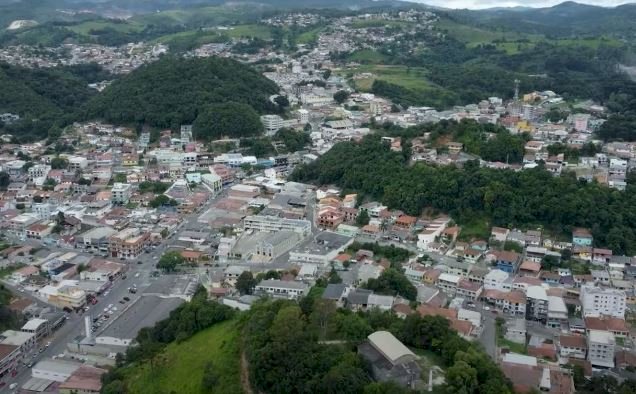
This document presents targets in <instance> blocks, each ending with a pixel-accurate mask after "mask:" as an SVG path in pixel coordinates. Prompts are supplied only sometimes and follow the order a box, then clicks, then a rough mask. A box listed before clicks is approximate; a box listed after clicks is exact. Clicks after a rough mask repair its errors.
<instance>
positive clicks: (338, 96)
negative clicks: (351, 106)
mask: <svg viewBox="0 0 636 394" xmlns="http://www.w3.org/2000/svg"><path fill="white" fill-rule="evenodd" d="M348 98H349V93H347V92H346V91H344V90H338V91H337V92H336V93H334V95H333V99H334V100H336V102H337V103H338V104H342V103H344V102H345V101H347V99H348Z"/></svg>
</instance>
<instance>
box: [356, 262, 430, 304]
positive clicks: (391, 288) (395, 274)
mask: <svg viewBox="0 0 636 394" xmlns="http://www.w3.org/2000/svg"><path fill="white" fill-rule="evenodd" d="M363 287H364V288H366V289H369V290H373V291H374V292H375V293H377V294H384V295H391V296H401V297H404V298H406V299H407V300H410V301H415V299H416V298H417V289H416V288H415V286H413V283H411V281H410V280H409V279H408V278H407V277H406V276H405V275H404V273H403V272H402V271H400V270H397V269H395V268H389V269H387V270H384V271H383V272H382V273H381V274H380V277H378V278H377V279H375V278H371V279H369V280H368V281H367V283H365V284H363Z"/></svg>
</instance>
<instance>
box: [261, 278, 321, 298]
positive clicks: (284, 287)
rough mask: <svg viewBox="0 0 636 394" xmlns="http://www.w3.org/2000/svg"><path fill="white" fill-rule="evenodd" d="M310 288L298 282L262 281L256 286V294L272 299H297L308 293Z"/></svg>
mask: <svg viewBox="0 0 636 394" xmlns="http://www.w3.org/2000/svg"><path fill="white" fill-rule="evenodd" d="M309 288H310V286H309V285H308V284H306V283H303V282H298V281H284V280H263V281H261V282H260V283H259V284H258V285H256V292H261V293H264V294H268V295H271V296H273V297H281V298H289V299H297V298H300V297H302V296H304V295H306V294H307V292H309Z"/></svg>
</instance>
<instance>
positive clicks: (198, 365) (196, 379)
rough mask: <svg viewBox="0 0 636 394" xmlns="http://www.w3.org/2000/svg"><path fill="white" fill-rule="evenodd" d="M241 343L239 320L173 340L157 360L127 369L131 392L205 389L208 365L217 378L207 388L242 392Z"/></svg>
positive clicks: (187, 391)
mask: <svg viewBox="0 0 636 394" xmlns="http://www.w3.org/2000/svg"><path fill="white" fill-rule="evenodd" d="M239 343H240V338H239V329H238V323H237V321H236V320H231V321H226V322H223V323H219V324H217V325H215V326H213V327H210V328H208V329H206V330H204V331H202V332H200V333H198V334H196V335H194V336H193V337H192V338H190V339H188V340H186V341H184V342H181V343H179V344H177V343H172V344H170V345H168V347H167V348H166V350H165V351H164V352H163V353H161V354H160V355H159V356H158V357H157V361H155V362H154V363H152V364H151V363H143V364H140V365H135V366H133V367H130V368H127V369H126V370H125V371H124V374H125V376H126V381H125V382H126V384H127V387H128V393H140V394H141V393H163V392H167V393H170V392H176V393H200V392H206V391H205V390H203V382H204V376H205V375H206V366H208V365H211V367H210V368H211V369H212V371H213V373H214V374H215V375H216V377H217V379H216V384H215V385H214V386H213V389H212V390H210V391H207V392H214V393H220V394H225V393H227V394H234V393H240V392H241V382H240V354H239ZM208 373H209V372H208Z"/></svg>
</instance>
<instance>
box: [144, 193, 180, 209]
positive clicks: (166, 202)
mask: <svg viewBox="0 0 636 394" xmlns="http://www.w3.org/2000/svg"><path fill="white" fill-rule="evenodd" d="M177 204H178V203H177V201H176V200H173V199H172V198H170V197H168V196H166V195H165V194H160V195H158V196H157V197H155V198H153V199H152V200H151V201H150V202H149V203H148V205H150V207H152V208H159V207H162V206H176V205H177Z"/></svg>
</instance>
